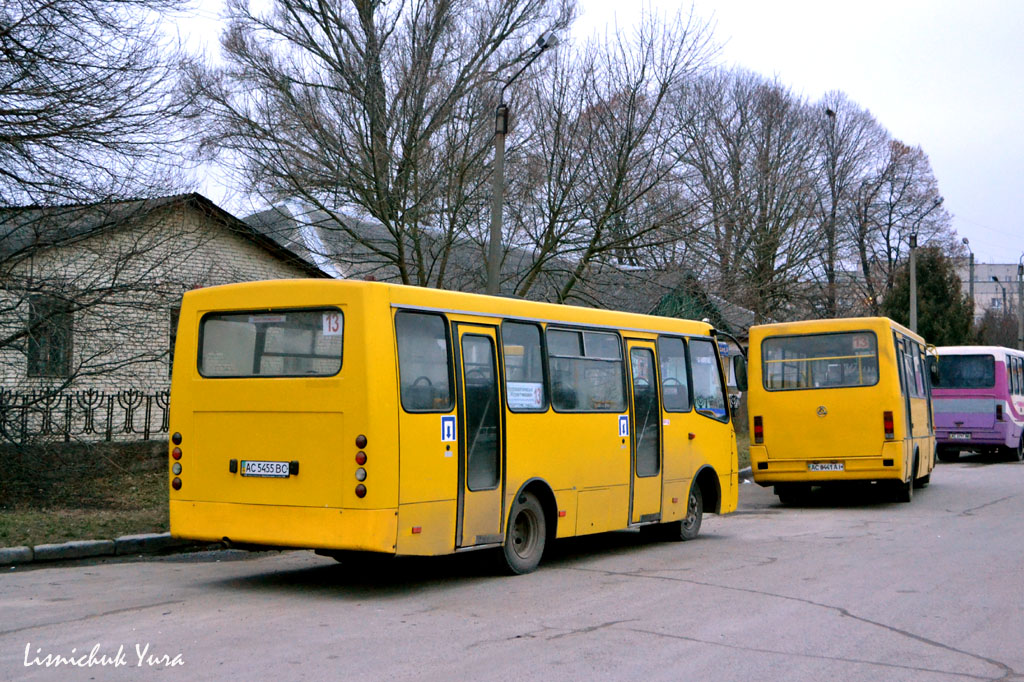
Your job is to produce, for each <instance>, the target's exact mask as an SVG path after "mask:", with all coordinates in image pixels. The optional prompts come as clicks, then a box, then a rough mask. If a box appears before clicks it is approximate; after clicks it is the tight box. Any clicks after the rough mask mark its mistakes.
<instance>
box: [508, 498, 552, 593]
mask: <svg viewBox="0 0 1024 682" xmlns="http://www.w3.org/2000/svg"><path fill="white" fill-rule="evenodd" d="M546 542H547V523H546V521H545V519H544V508H543V507H541V504H540V501H539V500H537V498H536V497H535V496H534V495H533V493H520V494H519V496H518V497H517V498H516V501H515V504H513V505H512V513H511V514H510V515H509V522H508V535H507V537H506V538H505V546H504V547H503V548H502V549H503V552H504V557H505V568H506V570H507V571H508V572H509V573H511V574H512V575H522V574H524V573H529V572H531V571H533V570H534V569H536V568H537V565H538V564H540V558H541V556H542V555H543V554H544V545H545V543H546Z"/></svg>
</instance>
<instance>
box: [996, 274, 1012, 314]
mask: <svg viewBox="0 0 1024 682" xmlns="http://www.w3.org/2000/svg"><path fill="white" fill-rule="evenodd" d="M992 281H993V282H995V283H996V284H997V285H999V288H1000V289H1002V290H1003V307H1002V310H1001V314H1002V315H1003V317H1005V316H1007V315H1009V313H1008V312H1007V311H1006V287H1005V286H1003V283H1002V282H1000V281H999V278H998V277H996V276H995V275H992Z"/></svg>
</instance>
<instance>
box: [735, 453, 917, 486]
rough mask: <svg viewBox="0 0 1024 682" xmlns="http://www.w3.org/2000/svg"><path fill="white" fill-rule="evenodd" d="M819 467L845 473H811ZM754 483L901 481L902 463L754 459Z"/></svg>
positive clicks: (872, 459) (858, 459) (854, 459)
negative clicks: (812, 467) (832, 466)
mask: <svg viewBox="0 0 1024 682" xmlns="http://www.w3.org/2000/svg"><path fill="white" fill-rule="evenodd" d="M817 463H828V464H842V467H843V470H842V471H811V470H810V465H811V464H817ZM750 465H751V471H752V472H753V474H754V482H755V483H757V484H758V485H762V486H770V485H775V484H776V483H809V484H811V485H820V484H824V483H834V482H840V481H884V480H902V479H903V470H902V466H901V465H902V462H900V461H899V460H897V459H889V458H883V457H846V458H843V457H837V458H830V459H822V460H820V461H819V460H813V461H811V460H806V459H763V460H757V459H753V458H752V459H751V463H750Z"/></svg>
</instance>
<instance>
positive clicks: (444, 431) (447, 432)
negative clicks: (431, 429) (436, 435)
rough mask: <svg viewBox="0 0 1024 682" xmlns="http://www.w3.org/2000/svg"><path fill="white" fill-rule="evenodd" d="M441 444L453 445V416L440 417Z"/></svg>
mask: <svg viewBox="0 0 1024 682" xmlns="http://www.w3.org/2000/svg"><path fill="white" fill-rule="evenodd" d="M441 442H442V443H454V442H455V417H453V416H445V417H441Z"/></svg>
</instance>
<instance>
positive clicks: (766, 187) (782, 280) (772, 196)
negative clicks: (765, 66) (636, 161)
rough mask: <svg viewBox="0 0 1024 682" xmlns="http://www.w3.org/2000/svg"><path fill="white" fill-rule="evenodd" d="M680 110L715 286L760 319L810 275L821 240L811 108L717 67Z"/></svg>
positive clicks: (753, 78) (769, 85) (777, 88)
mask: <svg viewBox="0 0 1024 682" xmlns="http://www.w3.org/2000/svg"><path fill="white" fill-rule="evenodd" d="M680 111H682V112H685V116H686V117H687V121H688V122H687V125H686V131H687V132H686V136H685V138H684V139H685V147H684V148H682V149H681V154H682V155H683V158H684V159H685V161H686V163H687V164H689V165H691V166H692V167H693V168H694V169H695V171H696V181H695V184H694V185H693V188H692V191H693V192H694V193H695V194H696V196H697V197H698V199H699V200H700V201H701V203H702V205H703V207H704V217H703V222H704V231H703V239H702V246H703V248H704V255H705V257H706V258H707V259H708V260H709V261H710V262H711V263H712V265H713V266H714V269H715V272H714V274H713V277H714V280H715V284H716V286H717V287H718V289H719V291H720V292H721V293H722V294H723V295H724V296H725V297H726V298H727V299H730V300H742V301H744V302H745V304H746V305H747V306H748V307H750V308H751V309H752V310H753V311H754V313H755V317H756V319H757V320H758V321H761V320H764V319H767V318H771V317H772V316H774V315H776V314H778V313H779V312H781V311H783V310H784V309H785V306H786V305H787V304H788V303H789V302H790V300H791V299H792V297H793V295H794V292H795V290H796V289H797V285H798V283H799V282H800V281H802V280H803V279H805V278H806V276H807V274H808V272H809V270H810V267H811V264H812V261H813V258H814V254H815V250H816V248H817V246H818V235H817V233H816V231H815V230H814V229H812V228H813V226H812V222H811V216H812V206H813V199H814V193H813V174H812V170H811V169H812V163H811V162H812V158H813V153H814V147H813V138H812V136H811V125H810V123H809V121H808V115H809V114H808V110H807V107H806V106H805V105H804V103H803V102H801V101H800V100H798V99H797V98H796V97H795V96H793V95H792V94H791V93H790V92H789V91H788V90H786V89H785V88H783V87H782V86H781V85H779V84H778V83H776V82H773V81H769V80H767V79H765V78H763V77H761V76H758V75H755V74H753V73H750V72H745V71H726V70H720V71H717V72H716V73H714V74H713V75H711V76H709V77H707V78H705V79H703V80H702V82H701V83H700V85H699V87H698V88H696V89H695V90H694V91H693V92H692V93H690V95H689V97H688V98H687V99H686V101H685V102H684V103H683V105H682V106H681V108H680Z"/></svg>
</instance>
